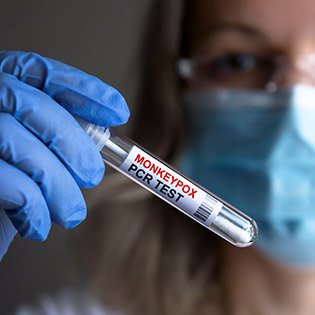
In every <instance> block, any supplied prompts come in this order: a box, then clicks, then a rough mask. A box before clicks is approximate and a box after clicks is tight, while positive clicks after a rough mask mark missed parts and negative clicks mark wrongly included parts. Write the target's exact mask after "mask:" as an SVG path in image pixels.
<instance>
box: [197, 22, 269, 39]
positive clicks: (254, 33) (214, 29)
mask: <svg viewBox="0 0 315 315" xmlns="http://www.w3.org/2000/svg"><path fill="white" fill-rule="evenodd" d="M229 31H233V32H238V33H241V34H243V35H245V36H246V37H251V38H255V39H266V34H264V32H263V31H261V30H259V29H257V28H255V27H253V26H251V25H248V24H246V23H243V22H219V23H216V24H212V25H210V26H209V27H207V29H205V30H204V32H203V33H202V34H201V35H202V36H209V35H213V34H216V35H217V33H221V32H229Z"/></svg>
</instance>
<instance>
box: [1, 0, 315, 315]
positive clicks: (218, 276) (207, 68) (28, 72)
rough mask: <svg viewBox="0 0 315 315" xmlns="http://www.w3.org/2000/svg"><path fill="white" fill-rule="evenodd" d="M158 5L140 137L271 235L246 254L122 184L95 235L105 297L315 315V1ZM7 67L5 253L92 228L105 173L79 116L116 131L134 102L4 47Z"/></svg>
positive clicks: (162, 305) (165, 310)
mask: <svg viewBox="0 0 315 315" xmlns="http://www.w3.org/2000/svg"><path fill="white" fill-rule="evenodd" d="M154 9H155V10H154V11H155V14H156V16H155V19H154V20H153V23H152V24H153V25H152V28H151V29H150V30H151V32H150V33H149V36H148V42H147V44H146V45H147V47H148V50H149V51H148V52H147V54H146V56H147V59H148V60H147V63H146V64H145V75H144V80H143V95H142V98H141V100H140V102H139V104H140V106H139V108H138V109H137V110H138V112H137V111H135V113H134V116H135V117H136V119H135V124H134V125H135V129H134V131H133V133H132V134H131V137H132V138H135V140H137V141H138V142H140V143H141V144H142V145H143V146H144V147H147V148H148V149H149V150H151V151H153V152H154V153H155V154H157V155H158V156H160V157H161V158H162V159H166V160H168V161H169V162H171V163H174V162H177V165H178V166H179V167H180V168H181V169H182V170H183V172H184V173H186V174H187V175H188V176H190V177H192V178H193V179H195V180H196V181H198V182H200V183H201V184H202V185H204V186H206V187H207V188H209V189H210V190H212V191H214V192H215V193H216V194H218V195H219V196H221V197H223V198H224V199H226V200H228V201H229V202H230V203H232V204H233V205H235V206H237V207H239V208H241V209H244V210H247V213H248V214H249V215H251V216H252V217H253V218H254V219H256V220H257V223H258V225H259V227H260V237H259V239H258V241H257V244H256V245H255V246H254V247H253V248H249V249H245V250H240V249H236V248H234V247H232V246H230V245H228V244H226V243H225V242H222V241H220V240H219V239H217V238H216V237H215V236H214V235H212V234H210V233H209V232H208V231H206V230H204V229H202V228H201V227H199V226H198V225H197V224H194V223H193V222H191V220H189V219H188V220H187V219H186V218H185V217H184V216H182V215H181V214H179V213H177V212H176V211H174V210H173V209H171V208H169V206H167V205H166V204H164V203H160V202H159V201H157V200H156V199H154V198H153V197H151V196H147V195H146V193H144V192H143V193H142V191H138V188H137V187H136V188H135V187H134V186H133V184H131V183H129V182H124V181H120V182H118V181H117V180H116V181H113V180H112V181H111V180H110V178H109V180H108V187H109V188H108V191H107V194H106V196H105V193H104V197H103V199H102V200H101V201H99V202H98V203H97V208H98V209H99V211H97V209H96V211H94V213H93V214H92V215H91V217H90V220H89V223H88V224H87V225H86V228H87V230H84V231H82V233H83V234H82V235H83V237H84V239H85V240H86V241H87V244H88V246H87V247H86V251H85V252H83V254H84V255H83V256H84V257H88V258H89V264H90V270H93V271H95V275H94V277H92V280H91V286H92V288H93V292H94V293H96V294H97V295H98V296H99V299H100V300H101V301H103V302H104V303H105V304H106V305H107V306H108V307H109V308H111V309H115V310H119V311H120V312H122V313H124V314H131V315H134V314H150V315H151V314H181V315H182V314H187V315H191V314H195V313H198V314H231V315H234V314H236V315H238V314H240V315H243V314H268V315H270V314H286V315H290V314H295V315H302V314H313V313H314V311H315V300H314V298H313V292H314V290H315V254H314V253H315V250H314V249H315V214H314V209H313V204H314V201H315V194H314V193H315V153H314V152H315V136H314V135H315V132H314V127H313V126H314V119H315V107H314V104H313V102H314V100H315V88H314V83H315V76H314V74H315V40H314V38H315V3H314V2H313V1H311V0H299V1H295V0H275V1H272V2H267V1H260V0H251V1H247V0H235V1H232V2H231V1H227V0H220V1H217V0H211V1H208V0H199V1H179V0H172V1H169V0H168V1H158V3H157V5H156V7H154ZM174 61H175V62H174ZM0 63H1V85H0V97H1V103H0V104H1V105H0V106H1V107H0V110H1V114H0V119H1V123H0V126H1V127H0V128H1V130H0V157H1V161H0V162H1V164H0V167H1V172H0V200H1V203H0V206H1V208H3V209H5V211H2V219H1V223H2V225H1V226H2V231H3V233H2V244H9V242H10V240H11V239H12V237H13V234H14V232H15V230H17V231H18V232H19V234H20V235H22V236H24V237H28V238H32V239H45V238H46V237H47V234H48V231H49V227H50V222H51V220H52V221H53V222H55V223H57V224H59V225H61V226H64V227H73V226H76V225H77V224H79V223H80V222H81V221H82V220H83V219H84V217H85V213H86V212H85V211H86V210H85V204H84V201H83V198H82V196H81V195H80V191H79V187H92V186H94V185H96V184H97V183H98V182H99V181H100V179H101V178H102V176H103V167H102V162H101V159H100V157H99V155H98V152H97V151H96V149H95V148H93V146H92V143H91V141H90V140H89V138H88V137H87V136H86V135H85V134H84V133H83V132H82V130H81V129H80V128H79V126H78V125H77V124H76V122H75V121H74V120H73V118H72V116H71V115H70V114H69V113H71V114H76V115H79V116H81V117H83V118H84V119H86V120H88V121H91V122H92V123H95V124H99V125H104V126H115V125H119V124H122V123H125V122H126V121H127V119H128V116H129V112H128V108H127V105H126V104H125V102H124V100H123V98H122V97H121V96H120V94H119V93H118V92H117V91H115V90H113V89H112V88H111V87H108V86H106V85H105V84H104V83H102V82H100V81H99V80H97V79H95V78H93V77H91V76H89V75H87V74H85V73H82V72H80V71H79V70H76V69H74V68H71V67H68V66H66V65H63V64H61V63H59V62H57V61H53V60H50V59H47V58H45V57H41V56H38V55H36V54H29V53H17V52H2V53H1V54H0ZM9 131H10V132H9ZM75 139H80V146H78V145H77V144H76V141H75ZM82 143H83V144H84V145H82ZM56 174H57V175H56ZM53 175H54V176H53ZM9 183H10V184H9ZM11 183H12V184H11ZM17 183H18V184H17ZM110 184H111V185H110ZM105 197H106V198H105ZM91 244H93V246H91ZM6 247H7V245H3V246H2V248H3V252H4V251H5V250H6Z"/></svg>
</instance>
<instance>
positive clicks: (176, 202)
mask: <svg viewBox="0 0 315 315" xmlns="http://www.w3.org/2000/svg"><path fill="white" fill-rule="evenodd" d="M77 120H78V122H79V123H80V125H81V126H82V128H84V130H85V131H86V132H87V134H88V135H89V136H90V137H91V138H92V140H93V141H94V143H95V145H96V146H97V148H98V150H99V151H100V153H101V155H102V158H103V159H104V162H105V163H106V164H108V165H110V166H111V167H113V168H114V169H116V170H117V171H119V172H120V173H122V174H124V175H125V176H127V177H129V178H130V179H131V180H133V181H134V182H136V183H137V184H139V185H141V186H143V187H144V188H145V189H147V190H149V191H150V192H151V193H153V194H155V195H156V196H158V197H160V198H161V199H163V200H164V201H166V202H167V203H169V204H170V205H172V206H173V207H175V208H176V209H178V210H180V211H182V212H183V213H185V214H186V215H188V216H189V217H190V218H191V219H193V220H195V221H197V222H199V223H200V224H201V225H203V226H204V227H206V228H207V229H209V230H211V231H213V232H214V233H216V234H218V235H219V236H221V237H222V238H224V239H225V240H227V241H228V242H230V243H232V244H233V245H235V246H238V247H247V246H249V245H251V244H253V243H254V241H255V239H256V238H257V235H258V228H257V225H256V223H255V221H254V220H253V219H251V218H250V217H248V216H247V215H245V214H244V213H242V212H241V211H239V210H237V209H235V208H234V207H232V206H231V205H229V204H228V203H227V202H225V201H224V200H222V199H220V198H219V197H217V196H216V195H214V194H213V193H211V192H209V191H207V190H206V189H205V188H202V187H201V186H199V185H198V184H196V183H194V182H193V181H191V180H190V179H188V178H187V177H185V176H184V175H181V174H180V173H179V172H178V171H176V170H174V169H173V168H172V167H171V166H169V165H168V164H166V163H165V162H163V161H161V160H159V159H158V158H156V157H154V156H153V155H152V154H151V153H149V152H147V151H146V150H144V149H142V148H141V147H140V146H138V145H137V144H135V143H134V142H133V141H131V140H130V139H128V138H127V137H125V136H123V135H121V134H120V133H118V132H117V131H116V130H115V129H112V128H104V127H100V126H96V125H93V124H91V123H87V122H85V121H83V120H81V119H80V118H77Z"/></svg>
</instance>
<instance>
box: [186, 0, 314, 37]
mask: <svg viewBox="0 0 315 315" xmlns="http://www.w3.org/2000/svg"><path fill="white" fill-rule="evenodd" d="M193 3H194V4H193V10H192V11H193V14H192V22H193V23H192V24H193V25H192V26H191V29H192V33H193V35H195V36H202V35H205V34H207V33H208V32H210V31H211V30H213V29H215V28H218V27H220V25H225V24H230V25H233V24H235V25H237V24H241V25H243V26H245V27H247V26H248V27H250V28H255V29H257V30H258V31H260V32H262V33H264V34H267V35H268V36H269V37H271V38H274V39H275V40H280V39H282V40H283V39H285V38H287V39H289V38H292V37H296V38H298V37H299V36H312V37H314V41H315V1H314V0H197V1H194V2H193Z"/></svg>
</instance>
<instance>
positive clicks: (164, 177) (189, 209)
mask: <svg viewBox="0 0 315 315" xmlns="http://www.w3.org/2000/svg"><path fill="white" fill-rule="evenodd" d="M120 168H121V169H122V170H123V171H124V172H126V173H127V174H128V175H129V176H131V177H132V178H134V179H135V180H136V181H137V182H140V183H142V184H143V185H144V186H146V187H147V188H148V189H150V190H151V191H153V192H154V193H155V194H157V195H159V196H161V197H163V198H164V199H166V200H168V201H169V202H170V203H171V204H173V205H174V206H176V207H178V208H180V209H181V210H183V211H184V212H186V213H187V214H190V215H191V216H193V217H195V218H196V219H197V220H198V221H202V222H204V223H205V222H207V223H208V224H209V223H211V222H209V221H212V220H211V219H212V218H213V215H214V213H213V212H216V214H217V212H218V211H217V209H215V208H217V207H216V206H217V203H218V204H221V203H220V202H219V201H217V200H216V199H214V198H213V202H214V204H215V206H214V208H213V209H209V208H208V209H207V210H208V214H207V213H204V212H205V208H204V207H203V206H201V204H202V202H203V201H204V199H205V197H206V195H207V193H206V192H205V191H203V190H201V189H200V188H199V187H197V186H196V185H194V184H193V183H191V182H190V181H189V180H187V179H186V178H184V177H183V176H181V175H179V174H178V173H176V172H174V171H173V170H172V169H170V168H168V167H167V166H166V165H164V164H162V163H161V162H159V161H158V160H156V159H155V158H153V157H152V156H150V155H149V154H147V153H146V152H144V151H142V150H141V149H139V148H138V147H136V146H133V148H132V149H131V151H130V153H129V154H128V156H127V158H126V160H125V161H124V162H123V164H122V165H121V166H120ZM209 197H210V198H211V199H212V197H211V196H209V195H208V198H209ZM221 205H222V204H221ZM200 206H201V207H200ZM201 211H202V212H203V213H202V215H201ZM213 219H214V218H213Z"/></svg>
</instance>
